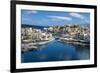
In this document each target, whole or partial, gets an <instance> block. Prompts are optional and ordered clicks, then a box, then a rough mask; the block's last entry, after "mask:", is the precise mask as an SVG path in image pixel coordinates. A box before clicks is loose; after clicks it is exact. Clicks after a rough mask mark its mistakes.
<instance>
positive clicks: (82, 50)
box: [21, 40, 90, 63]
mask: <svg viewBox="0 0 100 73" xmlns="http://www.w3.org/2000/svg"><path fill="white" fill-rule="evenodd" d="M88 59H90V47H89V46H83V45H77V44H69V43H63V42H60V41H57V40H54V41H52V42H50V43H48V44H45V45H42V46H40V48H38V49H37V50H32V51H27V52H24V53H21V62H22V63H29V62H49V61H71V60H88Z"/></svg>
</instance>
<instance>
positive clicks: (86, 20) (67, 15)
mask: <svg viewBox="0 0 100 73" xmlns="http://www.w3.org/2000/svg"><path fill="white" fill-rule="evenodd" d="M21 23H22V24H29V25H39V26H56V25H60V26H62V25H66V24H80V25H81V24H82V25H89V24H90V13H79V12H77V13H75V12H60V11H59V12H58V11H57V12H56V11H40V10H21Z"/></svg>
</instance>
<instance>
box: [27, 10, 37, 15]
mask: <svg viewBox="0 0 100 73" xmlns="http://www.w3.org/2000/svg"><path fill="white" fill-rule="evenodd" d="M37 12H38V11H35V10H34V11H27V13H28V14H31V13H33V14H34V13H37Z"/></svg>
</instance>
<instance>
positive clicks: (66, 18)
mask: <svg viewBox="0 0 100 73" xmlns="http://www.w3.org/2000/svg"><path fill="white" fill-rule="evenodd" d="M48 17H49V18H53V19H60V20H68V21H71V20H72V18H70V17H64V16H48Z"/></svg>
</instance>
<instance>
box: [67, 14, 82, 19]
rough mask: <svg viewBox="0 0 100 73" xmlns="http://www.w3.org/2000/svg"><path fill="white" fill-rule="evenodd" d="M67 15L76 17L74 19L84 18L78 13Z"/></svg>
mask: <svg viewBox="0 0 100 73" xmlns="http://www.w3.org/2000/svg"><path fill="white" fill-rule="evenodd" d="M69 15H71V16H73V17H76V18H80V19H84V16H83V15H81V14H79V13H70V14H69Z"/></svg>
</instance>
